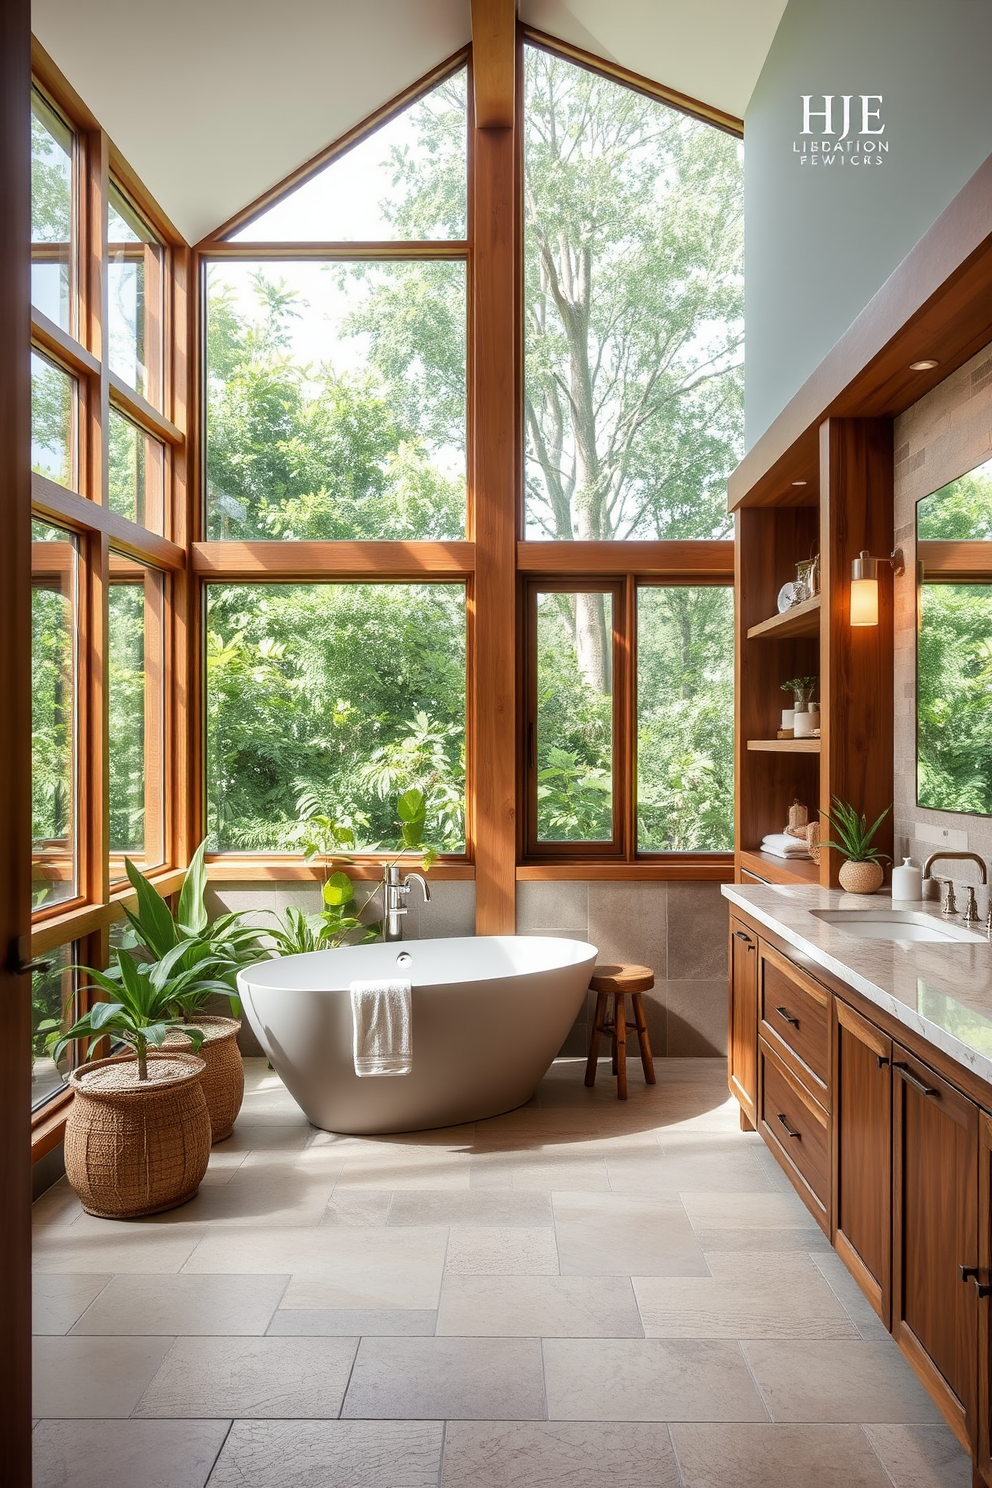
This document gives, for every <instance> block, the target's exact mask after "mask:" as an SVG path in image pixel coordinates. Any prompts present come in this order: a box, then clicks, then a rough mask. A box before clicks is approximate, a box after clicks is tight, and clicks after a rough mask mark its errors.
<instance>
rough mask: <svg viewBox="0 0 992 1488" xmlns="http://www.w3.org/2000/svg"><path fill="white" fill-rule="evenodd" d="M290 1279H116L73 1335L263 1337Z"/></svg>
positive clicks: (84, 1314)
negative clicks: (220, 1335)
mask: <svg viewBox="0 0 992 1488" xmlns="http://www.w3.org/2000/svg"><path fill="white" fill-rule="evenodd" d="M288 1280H289V1277H288V1276H195V1275H188V1274H183V1275H181V1276H115V1277H114V1279H113V1280H112V1281H111V1282H110V1284H109V1286H107V1287H105V1288H104V1289H103V1291H102V1292H101V1293H100V1295H99V1297H97V1298H96V1300H95V1301H94V1303H93V1305H92V1306H91V1307H89V1308H87V1310H86V1312H84V1313H83V1315H82V1317H81V1318H80V1319H79V1321H78V1323H76V1325H75V1327H74V1328H73V1330H72V1331H73V1334H74V1335H76V1334H81V1333H117V1334H121V1335H124V1334H129V1333H130V1334H153V1333H162V1334H171V1335H172V1336H173V1337H175V1336H176V1335H177V1334H182V1333H189V1334H213V1333H218V1334H232V1335H233V1334H244V1335H251V1334H262V1333H264V1332H265V1330H266V1328H267V1327H268V1325H269V1322H270V1320H271V1317H272V1314H273V1313H274V1312H275V1310H276V1308H277V1307H278V1306H279V1299H280V1297H281V1296H282V1294H283V1292H284V1291H285V1289H286V1283H287V1282H288Z"/></svg>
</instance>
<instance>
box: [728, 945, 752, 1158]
mask: <svg viewBox="0 0 992 1488" xmlns="http://www.w3.org/2000/svg"><path fill="white" fill-rule="evenodd" d="M729 964H730V1029H729V1037H728V1040H727V1048H728V1051H729V1053H728V1059H727V1078H728V1081H729V1084H730V1093H731V1095H733V1096H734V1097H735V1099H736V1100H737V1103H738V1105H739V1106H740V1108H741V1127H742V1129H743V1130H744V1131H753V1129H754V1127H755V1125H756V1122H757V1098H758V937H757V935H756V933H755V932H754V930H752V929H751V927H750V926H749V925H745V924H744V922H743V921H742V920H738V919H737V918H736V917H735V916H734V915H731V917H730V957H729Z"/></svg>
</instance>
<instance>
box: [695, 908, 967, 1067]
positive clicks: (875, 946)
mask: <svg viewBox="0 0 992 1488" xmlns="http://www.w3.org/2000/svg"><path fill="white" fill-rule="evenodd" d="M722 892H723V895H724V897H725V898H726V899H729V900H730V902H731V903H732V904H736V905H737V906H738V908H740V909H742V910H744V911H745V912H746V913H747V914H748V915H749V916H750V917H751V919H753V920H755V921H757V922H758V924H761V925H765V926H766V927H767V928H768V929H769V930H772V931H773V932H774V933H775V934H776V935H778V936H780V937H781V939H782V940H784V941H786V942H787V943H788V944H789V945H792V946H795V948H796V950H798V951H802V952H803V953H804V955H806V956H808V957H809V959H810V961H812V962H814V963H815V964H816V965H818V966H822V967H823V968H824V969H825V970H826V971H829V972H832V973H833V975H834V976H835V977H837V978H839V980H841V981H844V982H847V984H848V985H849V986H851V987H853V988H854V989H855V991H857V992H860V993H861V995H862V996H863V997H866V998H867V999H868V1001H869V1002H873V1003H874V1004H875V1006H876V1007H879V1008H882V1009H883V1010H884V1011H885V1012H887V1013H890V1014H891V1015H892V1017H894V1018H898V1020H899V1021H900V1023H903V1024H905V1026H906V1027H907V1028H911V1029H912V1030H913V1032H914V1033H917V1034H919V1035H920V1036H921V1037H922V1038H925V1039H926V1040H927V1041H928V1042H929V1043H931V1044H933V1045H934V1047H935V1048H937V1049H940V1050H941V1051H942V1052H943V1053H944V1054H947V1055H949V1056H950V1057H951V1058H952V1059H955V1060H957V1062H958V1063H959V1064H963V1065H964V1066H965V1067H966V1068H967V1069H970V1070H971V1071H972V1072H973V1073H974V1074H976V1075H978V1076H979V1077H980V1078H981V1079H983V1080H987V1081H988V1082H989V1084H990V1085H992V945H990V944H989V943H988V941H987V940H986V938H985V933H984V932H985V925H984V920H982V921H980V922H979V924H978V925H970V926H965V925H964V921H963V920H962V919H961V917H960V915H958V916H957V917H956V918H953V919H951V921H950V924H951V925H954V926H957V927H959V928H962V929H964V928H967V929H970V930H973V931H975V932H976V933H978V934H980V935H981V941H980V942H979V943H977V944H976V943H975V942H972V941H950V942H948V941H942V942H939V943H935V942H925V941H922V942H910V941H902V942H899V941H888V940H861V939H857V938H856V937H855V936H853V935H849V934H847V933H845V931H844V930H843V929H841V928H840V927H839V926H837V925H833V924H829V923H828V922H826V921H824V920H820V919H817V918H816V916H815V915H813V914H811V913H810V911H811V910H814V909H847V910H852V909H853V910H860V911H862V912H864V911H865V910H870V909H872V908H873V907H878V908H885V909H906V910H914V911H917V912H919V913H922V914H926V915H932V916H933V917H934V919H935V920H936V921H937V923H938V924H943V923H945V922H944V921H943V920H942V919H941V914H940V905H939V904H937V903H936V902H934V901H927V902H924V903H920V904H905V903H901V902H900V903H898V904H893V903H892V901H891V900H890V899H889V898H888V896H887V895H886V896H883V895H881V894H879V895H866V894H844V893H841V892H839V891H838V890H835V889H821V888H816V887H813V886H809V887H807V886H805V885H803V886H800V885H791V884H763V885H760V886H759V885H756V884H724V885H723V888H722Z"/></svg>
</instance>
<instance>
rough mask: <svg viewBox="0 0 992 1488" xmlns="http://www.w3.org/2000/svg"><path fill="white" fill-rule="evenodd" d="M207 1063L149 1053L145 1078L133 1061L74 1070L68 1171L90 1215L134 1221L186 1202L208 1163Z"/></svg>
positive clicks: (188, 1056)
mask: <svg viewBox="0 0 992 1488" xmlns="http://www.w3.org/2000/svg"><path fill="white" fill-rule="evenodd" d="M203 1070H204V1063H203V1060H202V1059H196V1058H195V1057H194V1056H193V1055H192V1054H180V1053H164V1052H159V1053H149V1055H148V1079H147V1080H144V1081H140V1082H139V1080H138V1077H137V1076H138V1063H137V1060H136V1059H135V1058H134V1057H133V1055H115V1057H114V1058H112V1059H95V1060H94V1061H93V1063H92V1064H86V1065H83V1066H82V1067H81V1068H80V1069H78V1070H73V1072H72V1074H71V1075H70V1076H69V1084H70V1085H71V1086H72V1088H73V1090H74V1091H75V1099H74V1101H73V1103H72V1106H71V1107H70V1110H69V1116H68V1119H67V1121H66V1127H65V1171H66V1177H67V1178H68V1179H69V1182H70V1183H71V1184H72V1186H73V1188H74V1189H75V1190H76V1193H77V1194H78V1195H79V1198H80V1200H81V1201H82V1205H83V1208H84V1209H85V1210H86V1212H87V1214H96V1215H98V1216H99V1217H100V1218H101V1219H138V1218H140V1217H141V1216H142V1215H144V1214H158V1213H160V1212H161V1211H162V1210H163V1209H175V1208H176V1206H177V1205H178V1204H185V1202H186V1200H187V1199H191V1198H192V1197H193V1195H194V1194H195V1193H196V1190H197V1189H198V1188H199V1186H200V1180H201V1179H202V1177H203V1175H204V1173H205V1172H206V1171H207V1163H208V1161H209V1160H210V1117H209V1115H208V1114H207V1102H206V1097H205V1096H204V1094H203V1086H202V1083H201V1081H202V1076H203Z"/></svg>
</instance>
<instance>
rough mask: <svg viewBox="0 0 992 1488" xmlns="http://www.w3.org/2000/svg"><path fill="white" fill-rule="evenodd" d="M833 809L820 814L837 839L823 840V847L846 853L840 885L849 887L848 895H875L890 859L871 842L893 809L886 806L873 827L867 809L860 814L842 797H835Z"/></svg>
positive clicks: (847, 888)
mask: <svg viewBox="0 0 992 1488" xmlns="http://www.w3.org/2000/svg"><path fill="white" fill-rule="evenodd" d="M833 808H834V809H833V814H831V813H830V812H829V811H824V812H821V815H822V816H825V817H826V818H827V821H828V822H829V823H830V825H831V827H832V828H833V830H834V832H835V833H836V834H837V838H838V840H837V841H836V842H821V843H820V846H821V848H822V847H831V848H833V849H834V851H835V852H841V853H843V854H844V862H843V863H842V865H841V870H840V883H841V888H843V889H846V890H847V892H848V893H849V894H874V893H875V892H876V890H878V889H879V888H881V884H882V877H883V869H882V863H883V862H888V861H889V857H888V854H887V853H883V852H880V851H879V849H878V848H877V847H874V846H873V845H872V844H873V839H874V836H875V833H876V832H877V831H878V829H879V827H880V826H881V825H882V822H883V821H884V820H885V818H886V817H887V816H888V814H889V812H890V811H891V809H892V808H891V806H886V808H885V810H884V811H883V812H882V814H881V816H880V817H878V818H877V820H876V821H874V822H873V823H872V825H871V826H870V827H869V825H868V818H867V817H866V816H865V814H864V812H861V813H860V814H859V813H858V812H857V811H856V810H855V809H854V807H853V806H851V805H850V804H849V803H848V802H846V801H841V800H839V799H838V797H837V796H834V797H833Z"/></svg>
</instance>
